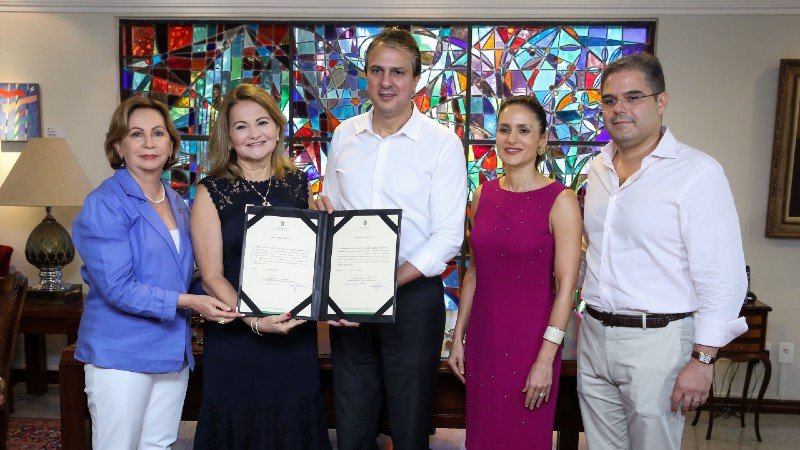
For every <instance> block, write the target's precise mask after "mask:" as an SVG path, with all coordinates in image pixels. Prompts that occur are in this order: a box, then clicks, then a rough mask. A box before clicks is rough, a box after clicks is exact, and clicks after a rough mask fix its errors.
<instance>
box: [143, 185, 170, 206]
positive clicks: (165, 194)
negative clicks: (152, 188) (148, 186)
mask: <svg viewBox="0 0 800 450" xmlns="http://www.w3.org/2000/svg"><path fill="white" fill-rule="evenodd" d="M160 184H161V198H160V199H158V200H153V199H152V198H150V197H148V196H147V194H145V193H144V191H142V194H144V198H146V199H147V200H149V201H150V203H152V204H154V205H160V204H162V203H164V200H166V199H167V190H166V189H164V183H160Z"/></svg>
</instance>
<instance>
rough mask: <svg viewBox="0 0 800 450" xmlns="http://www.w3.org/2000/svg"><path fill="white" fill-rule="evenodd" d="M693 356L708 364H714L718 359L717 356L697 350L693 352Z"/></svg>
mask: <svg viewBox="0 0 800 450" xmlns="http://www.w3.org/2000/svg"><path fill="white" fill-rule="evenodd" d="M692 358H694V359H696V360H698V361H700V362H701V363H703V364H708V365H711V364H714V362H716V361H717V357H716V356H711V355H709V354H708V353H703V352H698V351H697V350H695V351H693V352H692Z"/></svg>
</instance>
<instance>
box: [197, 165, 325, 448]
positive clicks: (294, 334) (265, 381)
mask: <svg viewBox="0 0 800 450" xmlns="http://www.w3.org/2000/svg"><path fill="white" fill-rule="evenodd" d="M200 183H202V184H203V185H204V186H205V187H206V188H207V189H208V191H209V193H210V194H211V199H212V201H213V202H214V205H215V206H216V208H217V212H218V213H219V218H220V222H221V225H222V243H223V254H222V260H223V266H224V270H225V278H226V279H227V280H228V281H229V282H230V283H231V285H232V286H234V288H237V289H238V286H239V267H240V262H241V257H242V239H243V237H244V217H245V214H244V208H245V205H247V204H254V205H261V204H262V203H263V199H262V198H261V197H259V195H258V194H257V193H256V192H254V190H253V188H252V187H251V186H250V185H249V184H248V183H247V182H246V181H245V180H242V179H237V180H236V181H233V182H230V181H226V180H222V179H219V178H216V177H207V178H204V179H203V180H202V181H201V182H200ZM268 184H269V181H263V182H255V183H253V186H254V187H255V188H256V189H258V191H259V192H261V194H262V195H263V194H264V193H266V191H267V187H268ZM267 199H268V200H269V202H270V203H271V204H272V205H273V206H287V207H294V208H307V207H308V179H307V178H306V176H305V174H303V173H302V172H300V171H296V172H293V173H289V174H287V175H286V176H285V177H284V178H283V179H281V180H277V179H275V180H273V184H272V187H271V188H270V190H269V194H268V197H267ZM194 448H195V449H209V450H212V449H213V450H224V449H242V450H251V449H276V450H283V449H322V450H328V449H330V448H331V444H330V441H329V439H328V425H327V421H326V416H325V405H324V403H323V399H322V391H321V388H320V381H319V364H318V362H317V328H316V323H314V322H308V323H305V324H303V325H300V326H298V327H296V328H294V329H293V330H292V331H290V332H289V333H288V334H286V335H278V334H268V333H264V335H263V336H257V335H256V334H255V333H253V332H252V331H251V330H250V327H249V326H247V325H246V324H245V323H244V322H243V321H241V320H235V321H233V322H231V323H228V324H226V325H219V324H217V323H216V322H211V321H206V322H205V327H204V338H203V402H202V405H201V407H200V416H199V418H198V421H197V431H196V433H195V440H194Z"/></svg>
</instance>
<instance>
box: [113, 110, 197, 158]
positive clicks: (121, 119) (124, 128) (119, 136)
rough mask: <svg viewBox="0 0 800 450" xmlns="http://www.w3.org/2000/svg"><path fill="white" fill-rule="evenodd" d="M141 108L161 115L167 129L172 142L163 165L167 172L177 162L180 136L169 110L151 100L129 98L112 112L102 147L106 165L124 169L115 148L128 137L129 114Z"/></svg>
mask: <svg viewBox="0 0 800 450" xmlns="http://www.w3.org/2000/svg"><path fill="white" fill-rule="evenodd" d="M143 108H147V109H152V110H154V111H157V112H158V113H159V114H161V117H162V118H163V119H164V126H165V127H166V129H167V134H168V135H169V138H170V139H171V140H172V154H171V155H170V156H169V158H168V159H167V161H166V162H165V163H164V168H163V169H164V170H167V169H169V168H170V167H172V166H174V165H175V164H176V163H177V162H178V152H179V151H180V149H181V136H180V134H178V130H177V129H175V125H174V124H173V123H172V119H170V117H169V109H167V107H166V106H165V105H164V104H163V103H161V102H159V101H157V100H153V99H151V98H147V97H131V98H129V99H127V100H125V101H123V102H122V103H120V104H119V106H117V109H115V110H114V114H112V115H111V122H110V123H109V124H108V132H107V133H106V142H105V144H104V147H105V151H106V158H108V163H109V164H110V165H111V168H112V169H121V168H123V167H125V160H123V159H122V156H120V154H119V152H118V151H117V146H118V145H119V143H120V142H122V140H123V139H125V136H127V135H128V120H130V118H131V114H133V112H134V111H136V110H137V109H143Z"/></svg>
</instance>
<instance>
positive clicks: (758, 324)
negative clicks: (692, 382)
mask: <svg viewBox="0 0 800 450" xmlns="http://www.w3.org/2000/svg"><path fill="white" fill-rule="evenodd" d="M770 311H772V308H771V307H769V306H768V305H765V304H764V303H762V302H760V301H758V300H756V301H754V302H750V303H747V304H745V305H744V306H743V307H742V311H741V312H740V314H739V316H740V317H744V318H745V320H746V321H747V327H748V330H747V332H746V333H744V334H743V335H741V336H739V337H737V338H736V339H734V340H733V341H731V343H729V344H728V345H726V346H725V347H722V348H721V349H719V352H717V358H718V359H722V358H725V359H729V360H731V361H733V362H746V363H747V373H746V374H745V378H744V390H743V391H742V399H741V402H740V405H739V408H740V409H741V423H742V428H744V416H745V411H746V410H747V403H748V398H747V393H748V392H749V391H750V380H751V379H752V375H753V369H754V368H755V366H756V364H757V363H758V362H761V363H762V364H764V379H763V380H762V381H761V389H760V390H759V391H758V398H757V399H756V402H755V405H754V407H753V414H754V417H755V419H754V425H755V429H756V438H757V439H758V442H761V430H760V429H759V426H758V418H759V412H760V411H761V401H762V400H763V399H764V393H765V392H766V391H767V386H769V380H770V378H771V377H772V363H771V362H770V360H769V352H767V348H766V347H767V314H768V313H769V312H770ZM714 403H715V401H714V387H713V386H712V387H711V390H710V392H709V395H708V403H707V407H706V408H704V409H707V410H708V412H709V417H708V431H706V440H709V439H711V430H712V429H713V427H714ZM700 411H701V410H700V409H698V410H697V413H696V414H695V416H694V420H693V421H692V425H693V426H694V425H696V424H697V420H698V419H699V418H700Z"/></svg>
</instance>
